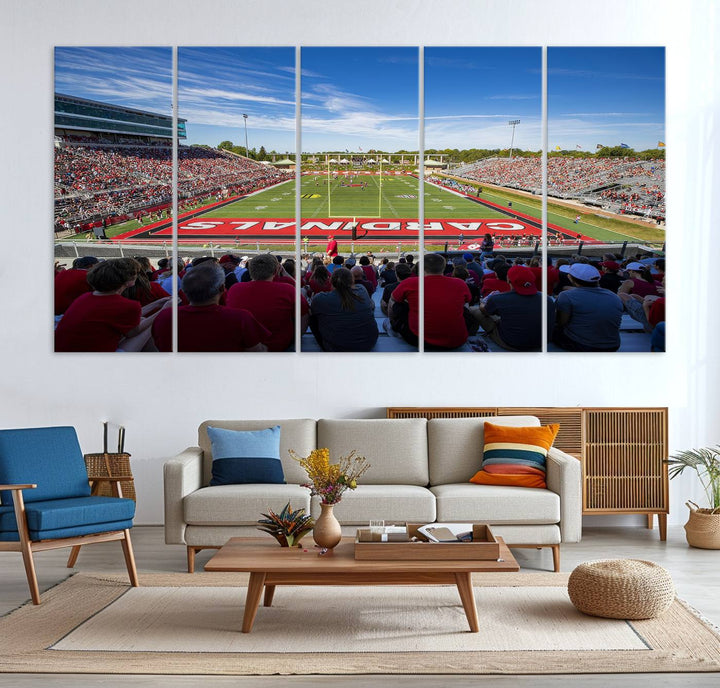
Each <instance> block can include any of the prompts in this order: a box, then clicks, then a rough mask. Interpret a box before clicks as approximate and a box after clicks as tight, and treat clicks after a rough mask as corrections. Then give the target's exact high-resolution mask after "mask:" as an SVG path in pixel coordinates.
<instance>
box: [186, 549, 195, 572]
mask: <svg viewBox="0 0 720 688" xmlns="http://www.w3.org/2000/svg"><path fill="white" fill-rule="evenodd" d="M196 551H197V550H196V549H195V548H194V547H191V546H190V545H188V548H187V569H188V573H195V552H196Z"/></svg>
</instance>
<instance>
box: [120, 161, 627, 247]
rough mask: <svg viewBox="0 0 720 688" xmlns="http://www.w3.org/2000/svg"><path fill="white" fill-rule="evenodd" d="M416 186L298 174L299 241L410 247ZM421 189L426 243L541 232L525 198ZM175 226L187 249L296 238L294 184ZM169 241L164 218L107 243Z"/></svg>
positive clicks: (566, 222) (555, 221)
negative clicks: (331, 238) (206, 243)
mask: <svg viewBox="0 0 720 688" xmlns="http://www.w3.org/2000/svg"><path fill="white" fill-rule="evenodd" d="M419 185H420V183H419V180H418V178H417V177H415V176H413V175H408V174H395V173H389V174H387V173H383V174H382V175H379V174H377V173H366V172H365V173H364V172H357V173H346V172H342V173H338V174H330V175H328V174H325V173H306V174H303V176H302V177H301V187H300V194H301V201H300V203H301V218H302V224H301V229H300V234H301V237H302V239H303V241H305V240H307V241H312V242H314V243H316V244H317V243H321V242H323V241H326V240H327V237H328V236H330V235H334V236H335V237H336V238H337V239H339V240H350V239H351V237H352V233H353V230H355V233H356V236H357V237H358V240H359V241H360V242H361V243H366V244H380V245H382V244H391V243H393V244H394V243H395V242H397V241H412V240H415V241H416V240H417V239H418V236H419V225H418V221H417V218H418V214H419V212H418V204H419ZM422 186H423V198H424V205H425V213H424V215H425V237H426V241H427V242H431V243H443V242H453V243H455V242H457V243H458V244H460V243H462V244H463V245H466V246H471V247H473V248H474V247H475V245H476V244H479V243H480V241H481V240H482V237H483V235H484V234H485V233H488V232H489V233H490V234H492V235H493V236H494V237H495V238H496V240H497V239H501V240H502V239H503V238H507V239H512V238H515V239H517V238H518V237H523V236H524V237H533V238H537V237H539V236H540V234H541V222H540V219H539V215H540V213H539V212H538V210H539V209H538V206H537V203H533V202H532V201H527V200H524V199H523V197H522V196H520V195H517V194H514V195H512V194H511V195H508V194H504V193H502V194H500V193H498V192H497V191H493V190H487V189H483V191H482V193H480V194H476V195H467V194H464V193H459V192H456V191H453V190H451V189H447V188H444V187H441V186H439V185H437V184H430V183H427V182H425V183H423V185H422ZM509 199H512V200H509ZM533 200H534V199H533ZM590 217H592V216H590ZM629 226H630V228H631V229H632V226H631V225H629ZM548 227H549V229H550V230H552V231H553V232H555V234H556V235H557V236H558V237H560V238H561V239H562V240H564V241H567V242H577V241H578V240H581V241H585V242H589V243H593V242H598V241H617V242H621V241H623V240H624V239H626V238H629V237H632V235H631V234H628V235H624V234H621V233H619V232H609V231H608V230H606V229H602V228H598V227H596V226H593V225H592V224H591V223H590V222H585V221H579V222H578V223H575V222H574V221H573V220H572V219H568V218H567V217H563V216H562V215H554V214H553V213H548ZM178 228H179V231H178V233H179V240H180V241H181V242H187V243H193V242H194V243H200V242H203V241H208V240H211V241H218V242H228V243H229V242H233V243H235V244H241V243H245V242H248V243H251V242H263V243H268V242H275V243H278V244H289V243H292V242H293V241H294V238H295V183H294V180H289V181H286V182H283V183H281V184H278V185H275V186H272V187H269V188H267V189H262V190H260V191H256V192H254V193H252V194H249V195H247V196H242V197H236V198H231V199H227V200H220V201H217V202H214V203H211V204H209V205H205V206H202V207H199V208H195V209H193V210H191V211H187V212H184V213H181V215H180V217H179V222H178ZM127 230H130V231H127ZM171 236H172V225H171V223H170V222H169V220H163V221H160V222H156V223H155V224H153V225H149V226H147V225H146V226H144V227H139V226H137V225H136V226H135V227H134V228H133V227H129V226H128V227H126V228H122V229H120V232H119V233H118V234H117V235H116V236H115V237H113V238H114V240H116V241H118V240H119V241H128V240H129V241H167V240H169V239H170V238H171Z"/></svg>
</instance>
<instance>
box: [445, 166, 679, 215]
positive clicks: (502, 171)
mask: <svg viewBox="0 0 720 688" xmlns="http://www.w3.org/2000/svg"><path fill="white" fill-rule="evenodd" d="M453 175H455V176H459V177H464V178H467V179H471V180H473V181H477V182H483V183H487V184H495V185H497V186H505V187H509V188H513V189H520V190H522V191H529V192H531V193H540V192H541V159H540V158H539V157H531V158H522V157H519V158H513V159H512V160H511V159H508V158H486V159H484V160H480V161H478V162H475V163H472V164H470V165H464V166H462V167H460V168H457V169H456V170H453ZM664 188H665V161H664V160H649V161H647V160H638V159H636V158H575V157H550V158H548V194H549V195H550V196H555V197H560V198H571V199H579V200H584V201H585V202H593V201H597V202H598V203H599V204H600V205H605V206H606V207H607V209H609V210H612V211H614V212H622V213H624V214H634V215H645V216H650V217H653V218H658V219H663V220H664V218H665V194H664ZM469 193H473V195H474V189H473V190H472V191H471V192H469ZM633 201H635V202H633Z"/></svg>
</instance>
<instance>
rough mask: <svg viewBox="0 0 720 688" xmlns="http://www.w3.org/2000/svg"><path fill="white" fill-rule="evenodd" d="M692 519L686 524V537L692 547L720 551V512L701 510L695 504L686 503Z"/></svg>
mask: <svg viewBox="0 0 720 688" xmlns="http://www.w3.org/2000/svg"><path fill="white" fill-rule="evenodd" d="M685 506H687V508H688V509H690V518H689V519H688V522H687V523H686V524H685V537H687V541H688V545H690V547H699V548H700V549H720V511H715V513H713V511H714V510H713V509H700V508H699V507H698V505H697V504H695V502H686V503H685Z"/></svg>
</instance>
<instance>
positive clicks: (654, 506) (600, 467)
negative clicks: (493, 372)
mask: <svg viewBox="0 0 720 688" xmlns="http://www.w3.org/2000/svg"><path fill="white" fill-rule="evenodd" d="M386 415H387V417H388V418H428V419H430V418H484V417H488V416H526V415H527V416H536V417H537V418H539V419H540V423H542V424H543V425H548V424H549V423H559V424H560V430H559V432H558V435H557V437H556V438H555V443H554V446H556V447H557V448H558V449H560V450H561V451H564V452H566V453H568V454H571V455H572V456H574V457H576V458H577V459H578V460H579V461H581V462H582V469H583V514H593V515H594V514H646V515H647V526H648V528H652V527H653V516H654V515H655V514H657V517H658V526H659V530H660V539H661V540H665V539H666V536H667V515H668V512H669V490H668V467H667V464H665V463H664V460H665V459H667V456H668V439H667V438H668V422H667V420H668V410H667V408H627V407H617V408H616V407H612V408H609V407H602V408H596V407H568V408H564V407H554V408H552V407H533V406H524V407H509V406H483V407H420V406H417V407H397V406H394V407H388V408H387V411H386Z"/></svg>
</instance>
